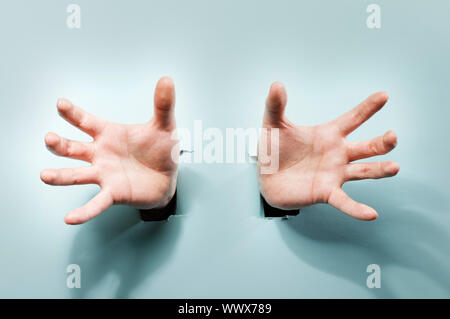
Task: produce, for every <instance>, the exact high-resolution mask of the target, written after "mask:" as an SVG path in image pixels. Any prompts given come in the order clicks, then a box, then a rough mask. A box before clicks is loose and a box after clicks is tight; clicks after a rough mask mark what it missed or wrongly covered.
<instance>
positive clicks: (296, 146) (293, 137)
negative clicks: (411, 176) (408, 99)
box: [258, 82, 400, 220]
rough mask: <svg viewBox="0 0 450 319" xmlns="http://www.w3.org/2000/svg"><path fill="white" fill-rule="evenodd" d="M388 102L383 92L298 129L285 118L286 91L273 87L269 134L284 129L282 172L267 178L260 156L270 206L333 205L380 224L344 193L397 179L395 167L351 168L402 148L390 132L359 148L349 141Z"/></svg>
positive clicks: (262, 186) (267, 121)
mask: <svg viewBox="0 0 450 319" xmlns="http://www.w3.org/2000/svg"><path fill="white" fill-rule="evenodd" d="M387 100H388V95H387V94H386V93H385V92H378V93H375V94H373V95H371V96H369V97H368V98H367V99H366V100H365V101H363V102H362V103H361V104H359V105H358V106H356V107H355V108H353V109H352V110H350V111H348V112H347V113H345V114H343V115H341V116H340V117H338V118H336V119H335V120H333V121H330V122H328V123H324V124H321V125H317V126H296V125H294V124H292V123H291V122H290V121H289V120H288V119H287V118H286V117H285V115H284V109H285V107H286V102H287V96H286V91H285V89H284V87H283V85H282V84H281V83H278V82H275V83H274V84H272V86H271V88H270V92H269V96H268V97H267V100H266V109H265V113H264V119H263V128H266V129H271V128H278V129H279V140H278V147H279V169H278V170H277V171H276V172H274V173H273V174H262V173H261V168H262V167H264V165H266V164H265V163H263V162H261V158H262V157H261V156H260V155H258V181H259V187H260V190H261V194H262V195H263V197H264V198H265V200H266V201H267V202H268V203H269V204H270V205H271V206H273V207H276V208H280V209H297V208H302V207H305V206H309V205H312V204H315V203H329V204H330V205H332V206H334V207H335V208H337V209H339V210H341V211H342V212H344V213H345V214H348V215H350V216H352V217H355V218H357V219H363V220H373V219H376V218H377V216H378V214H377V212H376V211H375V210H374V209H373V208H371V207H369V206H367V205H364V204H361V203H358V202H356V201H354V200H353V199H351V198H350V197H349V196H348V195H347V194H346V193H345V192H344V191H343V190H342V188H341V187H342V184H344V183H345V182H347V181H352V180H360V179H369V178H383V177H390V176H394V175H396V174H397V172H398V171H399V168H400V167H399V165H398V164H397V163H395V162H373V163H351V162H353V161H356V160H359V159H363V158H369V157H372V156H376V155H382V154H386V153H388V152H390V151H391V150H392V149H393V148H394V147H395V146H396V144H397V136H396V134H395V133H394V132H393V131H388V132H386V133H385V134H384V135H382V136H378V137H375V138H373V139H370V140H366V141H359V142H349V141H346V139H345V137H346V136H347V135H348V134H350V133H351V132H352V131H354V130H355V129H356V128H357V127H359V126H360V125H361V124H362V123H364V122H365V121H367V120H368V119H369V118H370V117H371V116H372V115H373V114H375V113H376V112H377V111H379V110H380V109H381V108H382V107H383V106H384V104H385V103H386V102H387ZM267 135H268V136H270V134H269V133H267ZM261 143H270V142H269V141H268V140H267V139H266V138H264V139H260V141H259V149H260V150H261V149H262V148H264V149H267V144H265V145H263V147H262V144H261Z"/></svg>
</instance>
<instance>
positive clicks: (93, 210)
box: [64, 190, 113, 225]
mask: <svg viewBox="0 0 450 319" xmlns="http://www.w3.org/2000/svg"><path fill="white" fill-rule="evenodd" d="M112 204H113V200H112V197H111V195H110V194H109V193H108V192H107V191H104V190H102V191H100V193H98V194H97V195H95V197H94V198H92V199H91V200H90V201H89V202H87V204H86V205H84V206H81V207H79V208H76V209H74V210H73V211H71V212H70V213H68V214H67V215H66V217H64V221H65V222H66V224H69V225H78V224H83V223H85V222H87V221H88V220H91V219H92V218H94V217H95V216H97V215H99V214H100V213H102V212H104V211H105V210H107V209H108V207H110V206H111V205H112Z"/></svg>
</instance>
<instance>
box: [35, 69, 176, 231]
mask: <svg viewBox="0 0 450 319" xmlns="http://www.w3.org/2000/svg"><path fill="white" fill-rule="evenodd" d="M154 105H155V111H154V117H153V118H152V119H151V120H150V121H149V122H148V123H146V124H136V125H125V124H119V123H113V122H110V121H106V120H103V119H100V118H98V117H96V116H94V115H92V114H89V113H88V112H86V111H84V110H82V109H81V108H79V107H77V106H75V105H73V104H72V103H71V102H69V101H68V100H65V99H59V100H58V103H57V108H58V111H59V114H60V115H61V116H62V117H63V118H64V119H66V120H67V121H68V122H70V123H71V124H73V125H74V126H76V127H78V128H79V129H81V130H82V131H84V132H85V133H87V134H89V135H90V136H92V137H93V139H94V140H93V141H92V142H79V141H71V140H67V139H65V138H62V137H59V136H58V135H56V134H55V133H48V134H47V135H46V136H45V143H46V145H47V147H48V148H49V149H50V150H51V151H52V152H54V153H55V154H57V155H60V156H65V157H70V158H74V159H79V160H83V161H86V162H89V163H91V165H90V166H88V167H77V168H63V169H45V170H43V171H42V172H41V179H42V181H44V182H45V183H47V184H51V185H75V184H98V185H100V187H101V191H100V192H99V193H98V194H97V195H96V196H95V197H94V198H92V199H91V200H90V201H89V202H88V203H87V204H86V205H84V206H82V207H79V208H77V209H75V210H73V211H71V212H69V213H68V214H67V215H66V217H65V222H66V223H68V224H80V223H84V222H86V221H88V220H90V219H92V218H93V217H95V216H97V215H98V214H100V213H101V212H103V211H105V210H106V209H107V208H108V207H109V206H111V205H113V204H127V205H131V206H135V207H137V208H141V209H150V208H157V207H163V206H165V205H166V204H167V203H168V202H169V201H170V200H171V198H172V197H173V195H174V193H175V189H176V181H177V163H176V162H177V161H176V158H174V159H173V158H172V156H173V154H177V152H176V150H177V141H176V140H175V139H173V138H172V132H173V131H174V129H175V128H176V124H175V116H174V105H175V90H174V84H173V82H172V80H171V79H170V78H167V77H164V78H162V79H160V80H159V82H158V84H157V85H156V89H155V96H154ZM175 156H176V155H175Z"/></svg>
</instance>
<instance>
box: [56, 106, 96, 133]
mask: <svg viewBox="0 0 450 319" xmlns="http://www.w3.org/2000/svg"><path fill="white" fill-rule="evenodd" d="M57 108H58V112H59V114H60V115H61V116H62V117H63V118H64V119H65V120H66V121H68V122H69V123H71V124H72V125H74V126H76V127H78V128H79V129H80V130H82V131H83V132H85V133H87V134H89V135H91V136H92V137H95V136H97V135H98V134H100V132H101V131H102V129H103V127H104V125H105V122H104V121H103V120H102V119H100V118H99V117H97V116H95V115H92V114H90V113H88V112H86V111H85V110H83V109H81V108H79V107H78V106H75V105H74V104H72V102H70V101H69V100H66V99H59V100H58V103H57Z"/></svg>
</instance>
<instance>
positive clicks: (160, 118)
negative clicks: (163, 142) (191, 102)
mask: <svg viewBox="0 0 450 319" xmlns="http://www.w3.org/2000/svg"><path fill="white" fill-rule="evenodd" d="M154 104H155V122H156V124H157V125H159V126H160V127H161V128H166V129H171V128H172V127H173V126H174V125H175V114H174V110H175V85H174V83H173V81H172V79H171V78H169V77H167V76H165V77H162V78H161V79H159V81H158V83H157V84H156V88H155V97H154Z"/></svg>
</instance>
